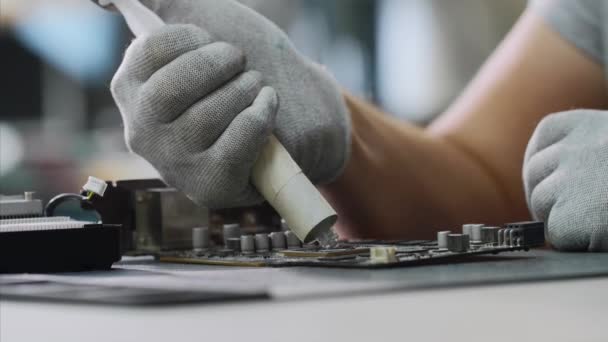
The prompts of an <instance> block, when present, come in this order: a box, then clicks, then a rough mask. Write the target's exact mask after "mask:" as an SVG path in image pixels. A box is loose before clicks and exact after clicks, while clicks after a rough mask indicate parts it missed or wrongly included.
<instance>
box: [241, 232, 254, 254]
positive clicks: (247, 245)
mask: <svg viewBox="0 0 608 342" xmlns="http://www.w3.org/2000/svg"><path fill="white" fill-rule="evenodd" d="M241 253H243V254H253V253H255V238H254V237H253V235H243V236H241Z"/></svg>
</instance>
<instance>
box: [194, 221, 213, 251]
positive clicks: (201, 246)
mask: <svg viewBox="0 0 608 342" xmlns="http://www.w3.org/2000/svg"><path fill="white" fill-rule="evenodd" d="M208 248H209V228H207V227H196V228H192V249H193V250H195V251H202V250H206V249H208Z"/></svg>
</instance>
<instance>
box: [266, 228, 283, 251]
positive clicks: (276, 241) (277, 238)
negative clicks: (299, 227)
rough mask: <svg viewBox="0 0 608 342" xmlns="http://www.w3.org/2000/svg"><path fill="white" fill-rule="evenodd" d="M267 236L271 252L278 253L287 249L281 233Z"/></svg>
mask: <svg viewBox="0 0 608 342" xmlns="http://www.w3.org/2000/svg"><path fill="white" fill-rule="evenodd" d="M269 236H270V244H271V245H272V250H273V251H280V250H283V249H285V248H287V241H286V239H285V234H284V233H283V232H272V233H270V235H269Z"/></svg>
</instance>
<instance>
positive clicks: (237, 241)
mask: <svg viewBox="0 0 608 342" xmlns="http://www.w3.org/2000/svg"><path fill="white" fill-rule="evenodd" d="M226 249H229V250H231V251H233V252H236V253H238V252H240V251H241V238H229V239H228V240H226Z"/></svg>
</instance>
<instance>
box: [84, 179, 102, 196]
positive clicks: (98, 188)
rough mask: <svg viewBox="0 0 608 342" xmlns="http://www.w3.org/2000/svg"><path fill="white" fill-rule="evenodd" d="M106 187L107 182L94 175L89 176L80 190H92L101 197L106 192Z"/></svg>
mask: <svg viewBox="0 0 608 342" xmlns="http://www.w3.org/2000/svg"><path fill="white" fill-rule="evenodd" d="M107 188H108V184H107V183H106V182H105V181H103V180H101V179H99V178H95V177H89V179H88V180H87V183H86V184H85V185H84V186H83V187H82V190H84V191H89V192H92V193H94V194H96V195H98V196H100V197H103V194H104V193H105V192H106V189H107Z"/></svg>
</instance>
